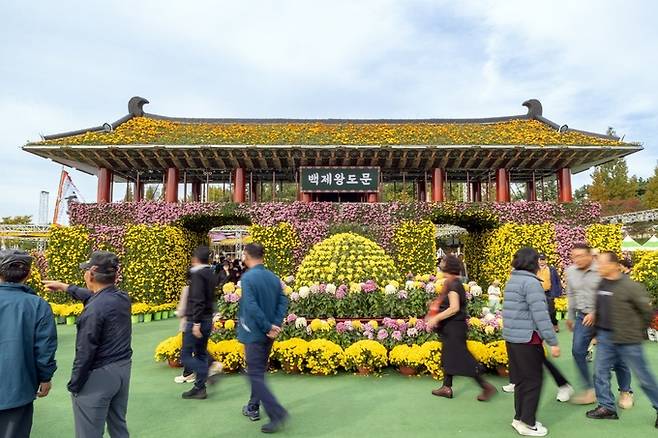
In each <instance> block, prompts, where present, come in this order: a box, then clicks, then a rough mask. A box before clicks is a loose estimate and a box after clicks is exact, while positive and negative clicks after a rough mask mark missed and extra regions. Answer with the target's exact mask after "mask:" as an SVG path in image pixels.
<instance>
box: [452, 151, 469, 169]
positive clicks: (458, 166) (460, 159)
mask: <svg viewBox="0 0 658 438" xmlns="http://www.w3.org/2000/svg"><path fill="white" fill-rule="evenodd" d="M465 153H466V151H464V150H462V151H461V152H460V153H459V157H457V160H456V161H455V165H454V166H453V167H454V168H455V169H461V165H462V162H463V161H464V154H465Z"/></svg>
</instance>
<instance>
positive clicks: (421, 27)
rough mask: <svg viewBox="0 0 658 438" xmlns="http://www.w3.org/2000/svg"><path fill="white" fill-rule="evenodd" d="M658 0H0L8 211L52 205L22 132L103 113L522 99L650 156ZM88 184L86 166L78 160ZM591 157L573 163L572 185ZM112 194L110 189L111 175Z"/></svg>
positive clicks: (49, 176) (416, 107)
mask: <svg viewBox="0 0 658 438" xmlns="http://www.w3.org/2000/svg"><path fill="white" fill-rule="evenodd" d="M657 22H658V2H655V1H652V0H647V1H632V2H628V1H607V0H596V1H589V0H587V1H586V0H579V1H577V2H576V1H551V2H529V1H503V0H500V1H440V0H435V1H420V0H418V1H416V0H409V1H402V0H399V1H389V0H362V1H349V0H348V1H342V0H329V1H308V0H307V1H287V0H277V1H247V0H240V1H231V2H228V1H217V0H208V1H192V0H190V1H185V2H180V1H176V2H173V1H172V2H169V1H164V0H157V1H156V0H144V1H134V0H131V1H105V2H97V1H91V0H87V1H69V0H58V1H56V2H53V1H30V2H26V1H20V0H3V1H2V2H0V59H1V60H2V61H0V151H1V155H0V157H1V158H0V171H1V177H0V216H9V215H19V214H30V215H33V216H34V218H35V219H36V218H37V212H38V204H39V194H40V192H41V191H42V190H46V191H49V192H50V210H51V211H52V210H53V207H54V203H55V199H54V198H55V194H56V191H57V186H58V183H59V173H60V170H61V167H60V166H59V165H57V164H56V163H53V162H50V161H48V160H45V159H42V158H39V157H36V156H32V155H31V154H28V153H26V152H23V151H21V150H20V147H21V146H23V145H24V144H25V143H26V142H27V141H34V140H38V139H39V138H40V137H39V136H40V135H41V134H52V133H58V132H64V131H68V130H73V129H79V128H85V127H90V126H97V125H100V124H102V123H104V122H113V121H114V120H116V119H118V118H120V117H122V116H123V115H125V114H126V113H127V102H128V100H129V99H130V97H132V96H142V97H145V98H147V99H148V100H149V101H150V102H151V103H150V104H149V105H147V106H146V107H145V110H146V111H147V112H152V113H156V114H163V115H170V116H187V117H291V118H294V117H298V118H315V117H318V118H387V117H388V118H430V117H436V118H452V117H489V116H500V115H512V114H524V113H525V112H526V109H525V108H524V107H522V106H521V103H522V102H523V101H525V100H527V99H530V98H537V99H539V100H540V101H541V102H542V104H543V108H544V116H545V117H547V118H549V119H551V120H553V121H555V122H557V123H559V124H568V125H569V126H570V127H572V128H577V129H584V130H589V131H594V132H605V130H606V129H607V127H608V126H613V127H614V128H615V130H616V132H617V133H618V135H620V136H621V135H623V136H624V140H625V141H638V142H641V143H642V144H643V146H644V148H645V150H644V151H643V152H640V153H637V154H635V155H633V156H631V157H629V159H628V162H629V169H630V171H631V172H632V173H634V174H636V175H638V176H642V177H648V176H650V175H651V174H653V170H654V168H655V166H656V164H657V163H658V74H657V71H658V57H657V56H656V48H657V47H658V26H656V23H657ZM71 176H72V178H73V181H74V183H75V184H76V185H77V186H78V188H79V189H80V191H81V192H82V195H83V197H84V199H85V201H88V202H93V201H94V200H95V196H96V179H95V177H93V176H89V175H86V174H83V173H80V172H76V171H72V172H71ZM588 181H589V173H588V172H584V173H581V174H578V175H575V176H574V180H573V182H574V185H575V186H576V187H578V186H580V185H583V184H585V183H587V182H588ZM117 192H118V193H119V194H118V195H115V196H119V195H120V194H121V191H120V190H118V189H117V190H115V193H117Z"/></svg>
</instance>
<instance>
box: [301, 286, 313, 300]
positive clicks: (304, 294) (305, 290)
mask: <svg viewBox="0 0 658 438" xmlns="http://www.w3.org/2000/svg"><path fill="white" fill-rule="evenodd" d="M310 293H311V289H310V288H309V287H308V286H302V287H300V288H299V296H300V297H302V298H306V297H308V296H309V294H310Z"/></svg>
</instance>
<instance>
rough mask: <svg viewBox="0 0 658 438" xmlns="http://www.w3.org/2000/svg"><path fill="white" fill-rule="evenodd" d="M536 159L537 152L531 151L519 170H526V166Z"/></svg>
mask: <svg viewBox="0 0 658 438" xmlns="http://www.w3.org/2000/svg"><path fill="white" fill-rule="evenodd" d="M534 157H535V151H530V152H529V153H528V155H527V156H526V157H525V158H524V159H523V160H522V161H521V162H520V163H519V165H518V166H517V167H518V168H519V169H525V168H526V166H527V165H528V164H529V163H531V162H532V160H533V158H534Z"/></svg>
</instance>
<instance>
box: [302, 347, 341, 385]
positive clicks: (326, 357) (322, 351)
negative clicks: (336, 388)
mask: <svg viewBox="0 0 658 438" xmlns="http://www.w3.org/2000/svg"><path fill="white" fill-rule="evenodd" d="M344 358H345V353H344V351H343V349H342V348H340V345H338V344H336V343H334V342H331V341H328V340H326V339H314V340H312V341H310V342H309V343H308V354H307V356H306V364H305V366H306V368H307V369H308V370H309V371H310V373H311V374H315V375H319V376H328V375H330V374H336V373H337V372H338V367H340V366H341V365H343V361H344Z"/></svg>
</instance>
